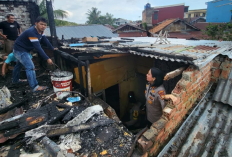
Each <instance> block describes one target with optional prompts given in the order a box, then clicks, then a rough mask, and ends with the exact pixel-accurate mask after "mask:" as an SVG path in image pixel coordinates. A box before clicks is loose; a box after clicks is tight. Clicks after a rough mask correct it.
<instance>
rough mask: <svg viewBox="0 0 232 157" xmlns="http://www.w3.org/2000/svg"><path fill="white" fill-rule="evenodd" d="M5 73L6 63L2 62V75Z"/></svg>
mask: <svg viewBox="0 0 232 157" xmlns="http://www.w3.org/2000/svg"><path fill="white" fill-rule="evenodd" d="M5 75H6V63H5V62H4V63H3V65H2V76H3V77H5Z"/></svg>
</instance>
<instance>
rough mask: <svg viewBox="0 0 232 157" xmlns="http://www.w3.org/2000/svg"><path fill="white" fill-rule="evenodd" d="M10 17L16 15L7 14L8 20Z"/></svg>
mask: <svg viewBox="0 0 232 157" xmlns="http://www.w3.org/2000/svg"><path fill="white" fill-rule="evenodd" d="M10 16H14V15H13V14H7V15H6V18H8V19H9V17H10Z"/></svg>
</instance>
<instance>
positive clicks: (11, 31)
mask: <svg viewBox="0 0 232 157" xmlns="http://www.w3.org/2000/svg"><path fill="white" fill-rule="evenodd" d="M19 28H20V26H19V24H18V23H17V22H16V21H14V22H13V23H9V22H7V21H3V22H1V23H0V29H2V30H3V34H4V35H7V36H6V37H7V39H9V40H16V39H17V38H18V34H19V33H18V29H19Z"/></svg>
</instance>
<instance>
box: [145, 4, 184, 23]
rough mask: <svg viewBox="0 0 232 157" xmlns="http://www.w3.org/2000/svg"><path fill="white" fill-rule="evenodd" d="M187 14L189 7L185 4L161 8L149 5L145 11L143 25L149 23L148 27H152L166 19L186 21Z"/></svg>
mask: <svg viewBox="0 0 232 157" xmlns="http://www.w3.org/2000/svg"><path fill="white" fill-rule="evenodd" d="M185 12H188V6H185V4H184V3H181V4H174V5H167V6H159V7H151V6H150V4H149V3H148V4H146V5H145V9H144V11H143V23H147V26H148V27H152V26H154V25H156V24H157V23H159V22H162V21H164V20H166V19H171V18H179V19H184V13H185Z"/></svg>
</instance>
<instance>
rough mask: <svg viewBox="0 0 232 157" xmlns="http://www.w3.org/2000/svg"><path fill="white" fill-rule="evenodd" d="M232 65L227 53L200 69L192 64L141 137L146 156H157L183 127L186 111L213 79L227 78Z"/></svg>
mask: <svg viewBox="0 0 232 157" xmlns="http://www.w3.org/2000/svg"><path fill="white" fill-rule="evenodd" d="M231 67H232V60H231V59H228V58H226V57H222V56H221V57H216V58H215V59H214V60H213V61H211V62H210V63H208V64H207V65H206V66H205V67H203V68H201V69H200V70H198V69H196V68H195V67H193V66H189V67H188V68H187V69H186V70H185V71H184V72H183V73H182V78H181V80H180V81H179V82H178V83H177V84H176V87H175V88H174V90H173V91H172V93H171V95H169V98H170V99H169V100H168V103H167V106H166V107H165V108H164V110H163V115H162V117H161V118H160V120H158V121H157V122H155V123H153V125H152V126H151V128H150V129H149V130H147V131H146V132H145V133H144V134H143V135H142V137H141V138H140V139H139V140H138V145H139V149H140V150H141V151H142V152H143V153H144V156H143V157H146V156H157V154H158V153H159V151H160V150H161V149H162V147H163V146H164V145H165V144H166V143H167V142H168V141H169V140H170V138H171V137H172V136H173V134H174V133H175V132H176V131H177V129H178V128H179V127H180V125H181V124H182V122H183V121H184V119H185V118H186V114H187V113H188V111H189V110H190V109H192V108H193V107H194V106H195V105H196V101H197V100H199V99H200V98H201V96H202V91H203V90H204V89H206V87H207V86H208V84H209V82H210V81H214V82H217V80H218V79H219V78H224V79H227V78H228V75H229V73H230V69H231Z"/></svg>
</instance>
